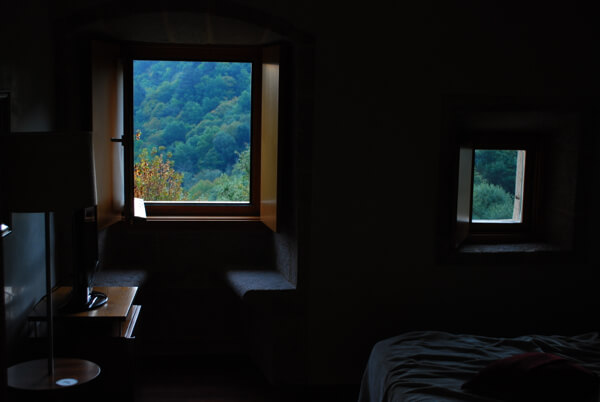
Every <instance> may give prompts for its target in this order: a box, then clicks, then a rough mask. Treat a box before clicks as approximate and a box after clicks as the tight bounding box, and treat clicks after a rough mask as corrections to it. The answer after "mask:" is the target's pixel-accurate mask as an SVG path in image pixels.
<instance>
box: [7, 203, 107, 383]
mask: <svg viewBox="0 0 600 402" xmlns="http://www.w3.org/2000/svg"><path fill="white" fill-rule="evenodd" d="M44 221H45V222H44V224H45V242H46V320H47V326H48V359H47V360H46V359H38V360H30V361H25V362H22V363H18V364H15V365H14V366H11V367H9V368H8V373H7V374H8V378H7V380H8V385H9V386H10V387H12V388H16V389H23V390H51V389H61V388H65V387H70V386H74V385H78V384H84V383H86V382H89V381H91V380H93V379H94V378H96V377H97V376H98V375H99V374H100V366H98V365H97V364H96V363H93V362H90V361H88V360H83V359H67V358H58V359H55V358H54V323H53V318H54V317H53V308H52V271H51V264H50V263H51V252H50V213H49V212H45V213H44Z"/></svg>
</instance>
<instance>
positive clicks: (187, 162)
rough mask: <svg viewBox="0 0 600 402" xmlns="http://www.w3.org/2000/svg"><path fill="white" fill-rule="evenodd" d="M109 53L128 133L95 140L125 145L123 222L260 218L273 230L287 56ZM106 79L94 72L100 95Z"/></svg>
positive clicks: (180, 49)
mask: <svg viewBox="0 0 600 402" xmlns="http://www.w3.org/2000/svg"><path fill="white" fill-rule="evenodd" d="M104 46H106V45H105V44H103V43H100V44H99V45H98V46H97V48H98V49H102V48H103V47H104ZM111 46H113V47H114V46H116V47H118V49H119V56H118V58H117V60H111V62H110V63H106V62H105V63H104V64H105V65H114V66H115V67H116V66H122V70H120V71H118V70H115V71H114V75H116V76H118V77H119V79H120V82H121V95H120V97H119V101H120V102H112V103H111V106H110V110H111V111H114V110H115V109H116V108H115V105H121V107H122V109H121V110H122V112H121V113H122V122H123V123H122V124H123V130H122V133H123V134H122V136H121V135H118V134H117V135H115V134H116V133H114V131H115V130H112V133H111V134H108V130H106V129H101V130H98V131H102V132H103V133H98V137H101V138H102V140H103V141H104V140H105V139H106V138H108V137H110V138H112V141H113V146H119V144H118V143H116V142H114V141H115V137H117V139H120V140H121V144H122V152H123V157H122V160H123V162H122V163H123V166H122V167H121V169H120V171H122V185H123V188H124V190H123V191H124V196H123V198H124V207H123V215H124V216H125V218H126V219H127V220H133V219H134V218H138V219H137V220H140V219H141V220H144V219H148V220H153V219H158V220H160V221H165V220H168V219H170V217H171V218H172V219H174V220H175V221H179V222H180V221H181V220H185V219H186V218H189V220H190V221H201V220H203V219H206V220H211V221H215V220H218V221H226V220H227V219H232V220H235V221H237V222H240V221H241V220H244V219H247V220H248V221H254V222H255V221H256V220H257V219H259V220H260V221H261V222H263V224H265V225H266V226H268V227H269V228H270V229H271V230H274V231H276V230H277V170H278V136H279V131H280V120H281V119H280V118H279V113H280V102H279V99H280V94H279V92H280V82H279V70H280V66H281V48H280V47H279V46H268V47H266V46H265V47H261V46H195V45H154V44H138V43H135V44H132V43H117V44H112V45H111ZM99 53H100V52H98V51H94V56H95V58H96V59H97V58H102V57H103V56H106V57H108V58H111V57H114V51H113V52H111V53H110V54H99ZM104 53H106V52H104ZM99 64H100V63H98V61H97V60H96V62H95V65H99ZM101 78H102V77H101V75H100V74H97V73H94V72H93V78H92V79H93V81H94V86H97V84H98V81H100V80H101ZM104 81H106V80H104ZM102 105H106V102H102V101H101V99H100V98H97V97H94V110H95V111H96V109H97V110H98V112H99V113H101V112H104V111H103V110H102ZM105 108H106V107H105ZM115 113H116V114H118V113H119V112H115ZM98 126H100V123H99V124H98ZM95 127H96V123H95ZM121 137H122V138H121ZM113 168H114V167H113ZM142 200H143V201H142ZM144 214H146V218H144V217H143V215H144Z"/></svg>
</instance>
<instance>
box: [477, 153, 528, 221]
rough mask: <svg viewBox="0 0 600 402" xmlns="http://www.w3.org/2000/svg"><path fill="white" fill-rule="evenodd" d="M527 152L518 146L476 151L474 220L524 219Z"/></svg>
mask: <svg viewBox="0 0 600 402" xmlns="http://www.w3.org/2000/svg"><path fill="white" fill-rule="evenodd" d="M525 155H526V152H525V151H524V150H514V149H475V150H474V163H473V191H472V204H471V205H472V207H471V221H472V222H473V223H501V224H511V223H521V222H522V218H523V196H524V194H523V188H524V187H523V186H524V181H525V180H524V178H525Z"/></svg>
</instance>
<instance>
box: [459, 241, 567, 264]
mask: <svg viewBox="0 0 600 402" xmlns="http://www.w3.org/2000/svg"><path fill="white" fill-rule="evenodd" d="M454 254H455V259H456V261H457V262H462V263H469V262H473V263H486V264H490V263H491V264H503V263H521V262H526V263H545V264H546V263H557V262H564V261H566V260H572V259H573V258H575V253H574V251H573V250H572V249H567V248H562V247H559V246H556V245H553V244H550V243H544V242H529V243H502V244H465V245H463V246H461V247H460V248H458V249H457V250H455V253H454Z"/></svg>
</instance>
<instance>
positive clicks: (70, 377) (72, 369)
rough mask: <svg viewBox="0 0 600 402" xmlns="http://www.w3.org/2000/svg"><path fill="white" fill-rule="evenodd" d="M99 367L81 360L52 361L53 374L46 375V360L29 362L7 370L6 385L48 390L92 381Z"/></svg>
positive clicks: (96, 375)
mask: <svg viewBox="0 0 600 402" xmlns="http://www.w3.org/2000/svg"><path fill="white" fill-rule="evenodd" d="M99 374H100V366H98V365H97V364H96V363H93V362H91V361H88V360H82V359H66V358H58V359H54V374H53V375H51V376H50V375H49V373H48V359H39V360H30V361H26V362H23V363H18V364H15V365H14V366H11V367H9V368H8V385H9V386H10V387H12V388H17V389H26V390H39V391H42V390H50V389H62V388H65V387H71V386H76V385H80V384H84V383H87V382H89V381H92V380H93V379H94V378H96V377H98V375H99Z"/></svg>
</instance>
